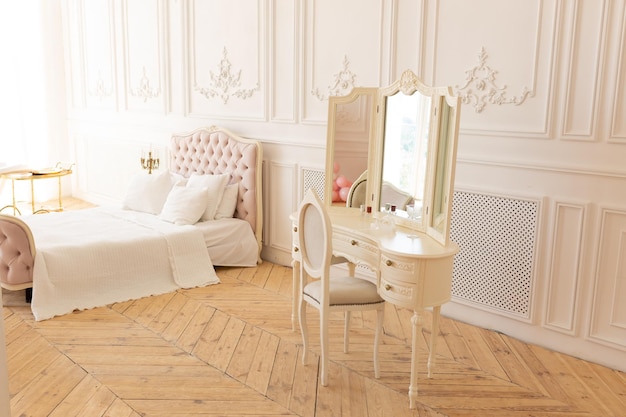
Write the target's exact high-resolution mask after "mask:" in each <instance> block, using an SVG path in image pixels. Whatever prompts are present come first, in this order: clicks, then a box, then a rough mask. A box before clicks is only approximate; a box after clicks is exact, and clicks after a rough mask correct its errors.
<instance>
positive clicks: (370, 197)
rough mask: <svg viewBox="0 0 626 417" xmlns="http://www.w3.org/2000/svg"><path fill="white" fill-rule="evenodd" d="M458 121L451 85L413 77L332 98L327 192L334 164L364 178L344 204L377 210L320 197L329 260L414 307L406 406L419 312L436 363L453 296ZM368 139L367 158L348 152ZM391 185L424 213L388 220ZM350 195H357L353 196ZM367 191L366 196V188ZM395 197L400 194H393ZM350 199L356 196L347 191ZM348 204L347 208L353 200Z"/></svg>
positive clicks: (412, 392)
mask: <svg viewBox="0 0 626 417" xmlns="http://www.w3.org/2000/svg"><path fill="white" fill-rule="evenodd" d="M459 117H460V99H459V98H458V97H455V96H454V95H453V94H452V91H451V89H450V88H447V87H428V86H426V85H424V84H423V83H422V82H421V80H419V79H418V78H417V77H416V76H415V74H413V73H412V72H411V71H405V72H404V73H403V74H402V77H401V78H400V79H399V80H397V81H396V82H394V83H392V84H391V85H390V86H389V87H386V88H382V89H377V88H355V89H354V90H353V91H352V93H351V94H349V95H348V96H345V97H331V98H330V100H329V114H328V138H327V140H328V144H327V156H326V179H327V180H326V188H325V195H326V196H331V195H332V192H333V186H332V182H333V181H332V178H333V175H335V174H336V167H337V166H342V167H344V168H345V167H346V166H348V167H349V169H348V171H352V172H353V173H354V172H357V173H359V174H360V175H357V176H358V177H359V178H364V177H365V176H366V177H367V182H366V187H361V188H360V191H359V192H360V193H363V195H360V196H358V198H354V199H353V198H348V200H347V201H353V200H354V201H359V202H365V205H368V206H370V207H371V210H372V213H371V214H367V213H364V212H363V211H362V210H360V209H359V208H354V207H347V206H346V205H343V206H342V205H340V204H339V205H338V204H337V203H332V202H331V201H330V200H331V198H324V202H325V205H326V206H327V210H328V213H329V216H330V219H331V223H332V231H333V238H332V244H333V255H334V256H335V257H337V258H338V259H342V260H343V261H344V262H345V261H346V260H347V261H348V262H349V270H350V273H351V275H354V271H355V268H354V266H355V265H361V266H364V267H367V268H368V269H370V270H371V271H373V272H374V273H375V276H376V281H377V282H376V283H377V286H378V291H379V294H380V295H381V297H383V298H384V299H385V300H386V301H387V302H390V303H393V304H394V305H396V306H399V307H403V308H408V309H411V310H413V312H414V314H413V316H412V318H411V324H412V351H411V381H410V386H409V407H410V408H415V406H416V399H417V346H416V340H417V336H418V334H419V333H420V332H421V327H422V319H421V313H422V312H423V311H424V309H425V308H430V307H432V309H433V314H432V320H433V322H432V335H433V337H432V338H431V341H430V354H429V359H428V374H429V376H430V373H431V369H432V366H433V365H434V354H435V344H436V341H437V337H436V336H437V335H438V326H439V323H438V321H439V315H440V309H441V305H442V304H443V303H445V302H447V301H449V300H450V296H451V283H452V268H453V261H454V255H455V254H456V253H457V252H458V251H459V247H458V245H457V244H455V243H454V242H451V241H450V239H449V229H450V215H451V211H452V193H453V191H454V169H455V162H456V147H457V137H458V125H459ZM359 140H360V141H366V143H367V148H368V149H369V151H368V155H366V156H365V157H362V158H360V159H359V157H358V155H357V156H354V155H352V153H351V152H350V149H352V148H353V146H354V144H355V143H356V142H357V141H359ZM385 187H392V188H393V189H395V190H399V192H400V193H401V194H402V193H404V194H405V195H403V196H402V198H401V199H400V200H399V201H407V200H408V201H410V202H414V204H415V207H421V210H417V211H418V213H416V215H415V216H414V217H413V216H410V214H411V213H412V212H413V210H410V208H409V207H407V206H402V205H403V204H406V203H398V204H400V206H399V207H397V208H398V210H397V211H396V214H395V215H387V219H393V225H392V226H391V227H390V226H389V224H384V223H383V222H382V221H381V219H382V218H383V217H384V216H385V214H384V213H382V211H383V210H382V209H381V207H382V206H384V205H385V204H386V203H391V204H394V202H393V201H385V199H388V198H391V197H386V196H385ZM354 188H355V187H353V189H351V193H353V192H355V190H354ZM363 188H365V191H363ZM396 194H397V193H396ZM351 196H353V195H351ZM348 205H349V204H348ZM291 221H292V226H293V234H292V236H293V246H292V258H293V291H294V292H293V294H294V297H293V306H292V308H293V310H292V326H293V328H294V330H295V328H296V322H297V319H298V317H297V314H298V313H297V312H298V308H297V303H298V296H299V294H300V291H299V288H298V286H299V283H300V278H299V272H300V261H301V257H300V251H299V242H298V233H297V225H296V222H295V218H293V216H292V218H291Z"/></svg>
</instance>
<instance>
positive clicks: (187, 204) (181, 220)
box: [159, 184, 208, 225]
mask: <svg viewBox="0 0 626 417" xmlns="http://www.w3.org/2000/svg"><path fill="white" fill-rule="evenodd" d="M207 200H208V194H207V190H206V189H205V188H199V187H185V186H184V185H181V184H176V185H175V186H174V188H172V190H171V191H170V193H169V194H168V196H167V200H165V204H164V205H163V210H162V211H161V214H159V218H160V219H161V220H164V221H166V222H170V223H174V224H176V225H185V224H195V223H197V222H198V220H200V217H201V216H202V213H204V210H205V209H206V204H207Z"/></svg>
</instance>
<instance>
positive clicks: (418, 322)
mask: <svg viewBox="0 0 626 417" xmlns="http://www.w3.org/2000/svg"><path fill="white" fill-rule="evenodd" d="M411 324H412V330H413V331H412V334H411V383H410V385H409V408H411V409H413V408H415V407H416V403H415V402H416V400H417V335H419V334H420V333H421V332H422V317H421V316H420V315H419V314H418V313H417V311H416V310H413V317H411Z"/></svg>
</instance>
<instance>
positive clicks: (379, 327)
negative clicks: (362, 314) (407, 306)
mask: <svg viewBox="0 0 626 417" xmlns="http://www.w3.org/2000/svg"><path fill="white" fill-rule="evenodd" d="M384 321H385V310H384V308H383V309H380V310H376V333H375V335H374V377H375V378H376V379H378V377H379V376H380V367H379V366H378V345H379V344H380V337H381V335H382V332H383V322H384Z"/></svg>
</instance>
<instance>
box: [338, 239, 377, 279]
mask: <svg viewBox="0 0 626 417" xmlns="http://www.w3.org/2000/svg"><path fill="white" fill-rule="evenodd" d="M333 254H334V255H336V256H343V257H345V258H346V259H348V260H349V261H350V262H352V263H354V264H356V265H365V266H367V267H368V268H370V269H373V270H377V269H378V259H379V258H378V257H379V254H378V245H377V244H376V243H375V242H372V241H370V240H368V239H364V238H362V237H355V236H354V235H348V234H344V233H342V232H340V231H334V232H333Z"/></svg>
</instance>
